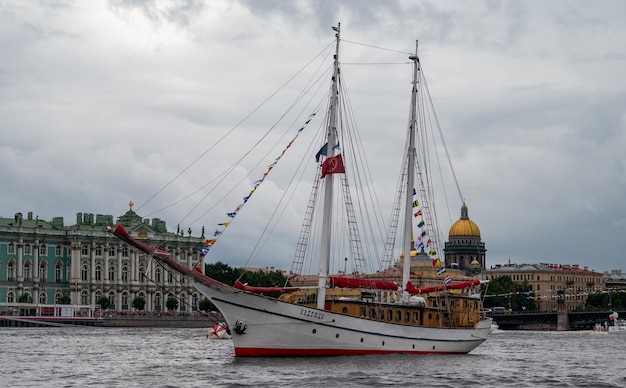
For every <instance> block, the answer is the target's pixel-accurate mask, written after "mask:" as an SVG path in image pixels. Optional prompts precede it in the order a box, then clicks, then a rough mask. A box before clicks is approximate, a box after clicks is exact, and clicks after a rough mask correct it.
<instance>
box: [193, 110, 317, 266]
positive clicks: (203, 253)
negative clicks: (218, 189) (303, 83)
mask: <svg viewBox="0 0 626 388" xmlns="http://www.w3.org/2000/svg"><path fill="white" fill-rule="evenodd" d="M316 113H317V112H313V113H311V114H310V115H309V117H308V118H307V120H306V121H305V123H304V125H303V126H302V127H300V129H298V132H297V133H296V135H295V136H294V137H293V139H291V141H290V142H289V144H287V146H286V147H285V148H284V149H283V151H282V152H281V153H280V155H278V157H276V158H275V159H274V161H273V162H272V164H270V165H269V166H268V167H267V170H266V171H265V173H263V176H262V177H261V179H259V180H257V181H255V182H254V183H253V184H254V186H253V187H252V189H251V190H250V192H249V193H248V195H246V196H245V197H243V203H241V204H239V205H238V206H237V207H236V208H235V210H234V211H232V212H229V213H226V215H227V216H228V218H229V219H230V220H229V221H227V222H221V223H219V224H217V225H218V226H221V227H222V228H220V229H216V230H215V232H214V233H213V237H214V238H212V239H207V240H206V246H205V247H204V248H202V249H201V250H200V260H198V262H197V263H196V267H197V266H198V265H200V264H201V263H202V261H203V260H204V256H206V255H207V253H209V250H210V249H211V247H213V245H215V243H216V242H217V239H218V238H219V237H220V236H221V235H222V234H223V233H224V231H225V230H226V228H227V227H228V226H229V225H230V223H231V222H232V220H233V219H234V218H235V217H236V216H237V214H238V213H239V211H241V209H242V208H243V206H244V205H245V204H246V202H248V200H249V199H250V197H251V196H252V194H254V192H255V191H256V189H257V188H258V187H259V186H260V185H261V183H263V181H264V180H265V178H266V177H267V176H268V175H269V173H270V171H272V169H273V168H274V166H275V165H276V164H277V163H278V161H279V160H280V159H281V158H282V157H283V155H284V154H285V152H287V150H288V149H289V148H290V147H291V145H292V144H293V142H294V141H296V139H297V138H298V136H299V135H300V133H301V132H302V131H303V130H304V128H305V127H306V126H307V124H309V122H310V121H311V120H312V119H313V117H314V116H315V114H316Z"/></svg>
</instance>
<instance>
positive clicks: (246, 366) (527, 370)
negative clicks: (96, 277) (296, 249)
mask: <svg viewBox="0 0 626 388" xmlns="http://www.w3.org/2000/svg"><path fill="white" fill-rule="evenodd" d="M205 333H206V331H205V330H204V329H180V328H171V329H170V328H123V329H122V328H98V327H61V328H2V329H0V385H2V386H3V387H124V388H130V387H327V388H334V387H383V386H389V387H594V388H599V387H626V335H624V334H606V333H594V332H528V331H498V332H496V333H494V334H492V335H490V337H489V339H488V340H487V341H486V342H485V343H484V344H483V345H481V346H480V347H478V348H477V349H475V350H474V351H473V352H471V353H470V354H468V355H453V356H442V355H411V356H407V355H382V356H381V355H376V356H356V357H354V356H353V357H329V358H259V359H257V358H248V359H235V357H234V352H233V348H232V342H231V341H230V340H207V339H205V337H204V335H205Z"/></svg>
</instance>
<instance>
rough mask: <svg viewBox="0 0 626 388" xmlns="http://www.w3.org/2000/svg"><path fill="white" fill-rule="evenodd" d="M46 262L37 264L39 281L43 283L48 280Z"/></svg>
mask: <svg viewBox="0 0 626 388" xmlns="http://www.w3.org/2000/svg"><path fill="white" fill-rule="evenodd" d="M47 274H48V264H47V263H46V262H45V261H44V262H42V263H41V264H39V281H40V282H42V283H45V282H47V281H48V276H46V275H47Z"/></svg>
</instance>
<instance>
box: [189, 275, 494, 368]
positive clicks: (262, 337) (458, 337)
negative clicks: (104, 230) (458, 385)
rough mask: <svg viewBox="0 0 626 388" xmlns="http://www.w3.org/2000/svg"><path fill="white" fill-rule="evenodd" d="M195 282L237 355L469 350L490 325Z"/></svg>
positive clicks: (486, 322)
mask: <svg viewBox="0 0 626 388" xmlns="http://www.w3.org/2000/svg"><path fill="white" fill-rule="evenodd" d="M194 286H195V287H196V288H197V289H198V290H199V291H200V292H201V293H202V294H204V295H205V296H206V297H208V298H209V299H210V300H211V302H213V303H214V304H215V305H216V306H217V307H218V309H219V310H220V311H221V313H222V314H223V315H224V318H225V319H226V322H227V323H228V327H229V328H230V330H231V333H232V336H233V344H234V347H235V355H236V356H337V355H359V354H388V353H407V354H408V353H413V354H425V353H437V354H453V353H469V352H470V351H472V350H473V349H474V348H476V347H477V346H479V345H480V344H482V343H483V342H484V341H485V340H486V339H487V337H488V335H489V330H490V328H491V319H485V320H482V321H480V322H477V324H476V326H475V327H473V328H434V327H416V326H408V325H399V324H393V323H386V322H379V321H373V320H368V319H363V318H356V317H351V316H346V315H342V314H336V313H331V312H328V311H324V310H318V309H314V308H308V307H304V306H299V305H296V304H292V303H286V302H282V301H278V300H276V299H272V298H267V297H264V296H261V295H257V294H252V293H248V292H244V291H241V290H238V289H234V288H231V287H221V288H213V287H209V286H206V285H204V284H201V283H195V284H194ZM238 328H240V329H241V330H239V333H238Z"/></svg>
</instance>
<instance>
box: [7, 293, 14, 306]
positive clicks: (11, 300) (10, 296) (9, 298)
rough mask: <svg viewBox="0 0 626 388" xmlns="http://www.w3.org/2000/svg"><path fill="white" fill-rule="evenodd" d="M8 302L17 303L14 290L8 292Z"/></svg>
mask: <svg viewBox="0 0 626 388" xmlns="http://www.w3.org/2000/svg"><path fill="white" fill-rule="evenodd" d="M7 303H15V293H14V292H13V291H9V292H8V293H7Z"/></svg>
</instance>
